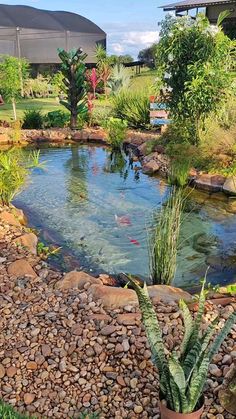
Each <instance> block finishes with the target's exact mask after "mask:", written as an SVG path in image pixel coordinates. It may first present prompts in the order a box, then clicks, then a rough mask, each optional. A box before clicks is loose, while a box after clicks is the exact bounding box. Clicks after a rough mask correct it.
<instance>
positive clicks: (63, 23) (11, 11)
mask: <svg viewBox="0 0 236 419" xmlns="http://www.w3.org/2000/svg"><path fill="white" fill-rule="evenodd" d="M0 26H1V27H14V28H15V27H20V28H29V29H39V30H51V31H60V32H61V31H71V32H82V33H90V34H91V33H94V34H103V35H105V32H104V31H103V30H102V29H101V28H99V27H98V26H97V25H95V23H93V22H91V21H90V20H88V19H86V18H85V17H83V16H80V15H78V14H76V13H70V12H63V11H55V12H54V11H51V10H41V9H36V8H35V7H30V6H13V5H6V4H0Z"/></svg>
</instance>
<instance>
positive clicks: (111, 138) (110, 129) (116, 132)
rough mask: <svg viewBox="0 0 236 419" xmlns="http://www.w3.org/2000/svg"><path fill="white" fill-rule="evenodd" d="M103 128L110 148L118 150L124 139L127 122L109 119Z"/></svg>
mask: <svg viewBox="0 0 236 419" xmlns="http://www.w3.org/2000/svg"><path fill="white" fill-rule="evenodd" d="M104 128H105V129H106V131H107V137H108V142H109V143H110V144H111V146H112V148H114V149H119V148H120V147H121V145H122V144H123V141H124V139H125V134H126V130H127V122H126V121H124V120H122V119H119V118H113V117H111V118H109V119H108V120H107V121H106V123H105V125H104Z"/></svg>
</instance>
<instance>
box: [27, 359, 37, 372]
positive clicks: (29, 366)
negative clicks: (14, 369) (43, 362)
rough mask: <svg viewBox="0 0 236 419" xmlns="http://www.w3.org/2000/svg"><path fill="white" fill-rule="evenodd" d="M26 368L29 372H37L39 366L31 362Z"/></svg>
mask: <svg viewBox="0 0 236 419" xmlns="http://www.w3.org/2000/svg"><path fill="white" fill-rule="evenodd" d="M26 368H27V370H37V368H38V365H37V364H36V362H34V361H29V362H27V364H26Z"/></svg>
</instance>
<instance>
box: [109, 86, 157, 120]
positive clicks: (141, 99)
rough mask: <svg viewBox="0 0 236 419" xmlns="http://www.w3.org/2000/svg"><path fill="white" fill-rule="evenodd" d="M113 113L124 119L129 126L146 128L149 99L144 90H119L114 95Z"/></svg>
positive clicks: (148, 116) (148, 115) (148, 118)
mask: <svg viewBox="0 0 236 419" xmlns="http://www.w3.org/2000/svg"><path fill="white" fill-rule="evenodd" d="M113 103H114V114H115V116H116V117H117V118H120V119H125V120H126V121H127V122H128V125H129V127H131V128H146V127H147V126H149V125H150V111H149V107H150V101H149V96H148V95H147V94H146V93H144V92H132V93H131V92H123V91H122V92H120V93H119V94H118V95H116V96H114V99H113Z"/></svg>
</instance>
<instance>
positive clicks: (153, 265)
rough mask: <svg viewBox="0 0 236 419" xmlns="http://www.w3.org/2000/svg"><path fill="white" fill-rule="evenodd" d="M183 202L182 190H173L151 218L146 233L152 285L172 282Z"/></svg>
mask: <svg viewBox="0 0 236 419" xmlns="http://www.w3.org/2000/svg"><path fill="white" fill-rule="evenodd" d="M184 201H185V198H184V192H183V190H181V189H176V188H173V189H172V190H171V192H170V196H169V197H168V199H167V202H166V203H165V204H163V205H162V207H161V209H160V210H159V211H155V212H154V214H153V216H152V222H151V226H150V227H148V230H147V231H148V251H149V265H150V266H149V269H150V278H151V281H152V283H153V284H166V285H170V284H171V283H172V281H173V280H174V277H175V272H176V258H177V251H178V243H179V234H180V226H181V215H182V211H183V206H184Z"/></svg>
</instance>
